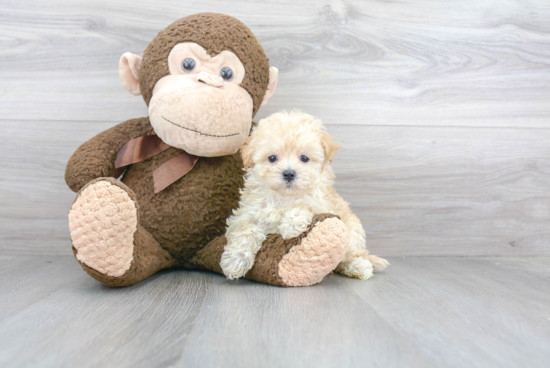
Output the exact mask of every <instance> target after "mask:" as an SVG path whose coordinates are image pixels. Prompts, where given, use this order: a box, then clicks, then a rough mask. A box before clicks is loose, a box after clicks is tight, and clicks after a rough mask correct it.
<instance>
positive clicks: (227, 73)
mask: <svg viewBox="0 0 550 368" xmlns="http://www.w3.org/2000/svg"><path fill="white" fill-rule="evenodd" d="M220 76H221V77H222V78H223V79H224V80H226V81H230V80H231V79H233V70H231V69H230V68H228V67H225V68H223V69H222V70H221V72H220Z"/></svg>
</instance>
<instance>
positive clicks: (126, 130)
mask: <svg viewBox="0 0 550 368" xmlns="http://www.w3.org/2000/svg"><path fill="white" fill-rule="evenodd" d="M149 134H153V127H152V126H151V124H149V119H148V118H141V119H133V120H128V121H126V122H124V123H121V124H118V125H116V126H114V127H112V128H111V129H108V130H106V131H104V132H102V133H99V134H98V135H96V136H95V137H93V138H92V139H90V140H89V141H88V142H86V143H84V144H83V145H81V146H80V147H79V148H78V149H77V150H76V151H75V153H73V155H72V156H71V158H70V159H69V162H68V163H67V168H66V169H65V181H66V182H67V185H68V186H69V188H71V190H73V191H75V192H78V191H79V190H80V189H81V188H82V187H83V186H85V185H86V184H88V182H90V181H91V180H94V179H97V178H101V177H113V178H117V177H118V176H119V175H120V174H122V172H123V171H124V169H116V168H115V160H116V155H117V153H118V151H119V150H120V149H121V148H122V146H124V145H125V144H126V143H127V142H128V141H130V140H132V139H134V138H138V137H143V136H145V135H149Z"/></svg>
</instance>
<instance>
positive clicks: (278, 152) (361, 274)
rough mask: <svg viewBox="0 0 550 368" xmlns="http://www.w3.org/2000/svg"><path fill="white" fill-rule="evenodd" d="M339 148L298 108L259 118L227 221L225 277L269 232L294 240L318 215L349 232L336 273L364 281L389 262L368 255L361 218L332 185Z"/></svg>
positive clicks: (246, 262) (246, 266) (237, 271)
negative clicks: (332, 164) (332, 216)
mask: <svg viewBox="0 0 550 368" xmlns="http://www.w3.org/2000/svg"><path fill="white" fill-rule="evenodd" d="M338 148H340V147H339V146H338V145H337V144H336V143H335V142H334V138H333V137H332V136H330V135H329V134H328V133H327V132H326V131H325V128H324V127H323V125H322V124H321V122H320V121H319V120H317V119H315V118H314V117H313V116H311V115H307V114H304V113H302V112H300V111H297V110H294V111H292V112H290V113H287V112H281V113H276V114H273V115H271V116H269V117H267V118H265V119H262V120H260V122H259V123H258V125H257V126H256V127H255V128H254V130H253V132H252V134H251V136H250V137H249V138H248V140H247V141H246V143H245V145H244V146H243V148H242V149H241V153H242V156H243V161H244V165H245V168H246V174H245V185H244V189H243V190H241V199H240V202H239V208H238V209H236V210H234V211H233V215H232V216H231V217H230V218H229V219H228V220H227V225H228V228H227V232H226V237H227V245H226V246H225V249H224V252H223V255H222V258H221V262H220V265H221V267H222V269H223V272H224V274H225V275H226V276H227V277H228V278H229V279H236V278H239V277H242V276H244V275H245V274H246V273H247V272H248V271H249V270H250V269H251V268H252V266H253V265H254V260H255V256H256V253H257V252H258V251H259V250H260V248H261V246H262V243H263V241H264V240H265V239H266V236H267V234H281V236H282V237H283V238H284V239H290V238H294V237H296V236H298V235H300V234H301V233H303V232H304V231H305V230H306V229H307V228H308V226H309V225H310V223H311V221H312V218H313V216H314V215H316V214H321V213H333V214H336V215H338V216H339V217H340V219H341V220H342V221H343V222H344V223H345V225H346V227H347V228H348V230H349V232H350V242H349V245H348V249H347V251H346V254H345V256H344V259H343V260H342V261H341V263H340V264H339V265H338V267H337V268H336V270H335V271H336V272H338V273H341V274H344V275H347V276H349V277H356V278H359V279H368V278H370V277H371V276H372V274H373V271H379V270H383V269H384V268H386V267H387V266H388V265H389V263H388V262H387V261H386V260H384V259H382V258H379V257H376V256H371V255H368V251H367V248H366V238H365V231H364V230H363V227H362V226H361V222H360V221H359V219H358V218H357V216H355V215H354V214H353V213H352V212H351V210H350V208H349V204H348V203H347V202H345V201H344V200H343V199H342V197H340V196H339V195H338V194H337V193H336V191H335V190H334V188H333V182H334V178H335V176H334V173H333V171H332V169H331V167H330V165H329V164H330V162H332V158H333V156H334V153H335V152H336V150H337V149H338Z"/></svg>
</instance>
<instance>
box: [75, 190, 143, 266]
mask: <svg viewBox="0 0 550 368" xmlns="http://www.w3.org/2000/svg"><path fill="white" fill-rule="evenodd" d="M69 228H70V230H71V240H72V242H73V246H74V247H75V249H76V250H77V254H76V258H77V259H78V260H79V261H80V262H82V263H84V264H86V265H87V266H88V267H91V268H93V269H94V270H96V271H98V272H101V273H103V274H105V275H107V276H114V277H117V276H122V275H124V273H125V272H126V271H128V270H129V269H130V265H131V263H132V259H133V251H134V233H135V231H136V229H137V209H136V204H135V203H134V201H133V200H132V199H131V198H130V196H129V195H128V193H127V192H126V191H125V190H124V189H122V188H120V187H119V186H117V185H114V184H112V183H111V182H109V181H106V180H105V181H98V182H95V183H93V184H90V185H89V186H87V187H85V188H84V189H83V190H82V191H81V192H80V193H79V195H78V198H77V199H76V201H75V202H74V203H73V206H72V209H71V211H70V212H69Z"/></svg>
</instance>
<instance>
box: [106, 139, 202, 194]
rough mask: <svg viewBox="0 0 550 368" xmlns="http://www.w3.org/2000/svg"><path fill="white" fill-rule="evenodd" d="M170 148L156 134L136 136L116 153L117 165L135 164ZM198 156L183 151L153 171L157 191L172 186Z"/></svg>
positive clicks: (191, 166)
mask: <svg viewBox="0 0 550 368" xmlns="http://www.w3.org/2000/svg"><path fill="white" fill-rule="evenodd" d="M168 148H170V146H169V145H167V144H166V143H164V142H163V141H162V140H161V139H160V138H159V137H158V136H156V135H146V136H144V137H139V138H134V139H132V140H131V141H129V142H128V143H126V144H125V145H124V146H122V148H121V149H120V151H118V153H117V155H116V161H115V167H116V168H117V169H118V168H120V167H124V166H128V165H131V164H135V163H136V162H140V161H143V160H145V159H148V158H149V157H153V156H155V155H158V154H159V153H161V152H164V151H166V150H167V149H168ZM198 159H199V158H198V157H197V156H193V155H190V154H189V153H187V152H185V151H181V153H180V154H179V155H177V156H176V157H172V158H171V159H170V160H168V161H166V162H165V163H163V164H162V165H160V166H159V167H158V168H156V169H155V171H153V186H154V189H155V193H159V192H160V191H162V190H163V189H165V188H167V187H168V186H170V185H171V184H172V183H174V182H175V181H176V180H178V179H180V178H182V177H183V176H185V174H187V173H188V172H189V171H191V169H192V168H193V167H194V166H195V164H196V163H197V161H198Z"/></svg>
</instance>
